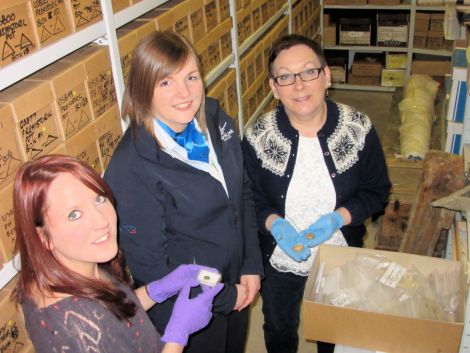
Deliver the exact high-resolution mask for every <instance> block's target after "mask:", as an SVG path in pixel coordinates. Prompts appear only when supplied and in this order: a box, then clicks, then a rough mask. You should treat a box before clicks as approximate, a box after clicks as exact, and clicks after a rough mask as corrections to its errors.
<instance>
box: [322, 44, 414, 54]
mask: <svg viewBox="0 0 470 353" xmlns="http://www.w3.org/2000/svg"><path fill="white" fill-rule="evenodd" d="M324 50H348V51H357V52H388V51H393V52H402V53H406V52H407V51H408V49H407V48H406V47H378V46H365V45H364V46H361V45H335V46H328V47H324Z"/></svg>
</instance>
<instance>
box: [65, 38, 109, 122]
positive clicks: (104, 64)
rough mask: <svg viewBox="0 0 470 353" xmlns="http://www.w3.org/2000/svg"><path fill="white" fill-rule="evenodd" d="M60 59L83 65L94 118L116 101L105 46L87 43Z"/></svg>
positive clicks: (107, 52)
mask: <svg viewBox="0 0 470 353" xmlns="http://www.w3.org/2000/svg"><path fill="white" fill-rule="evenodd" d="M62 60H64V61H72V62H77V63H81V64H82V65H84V66H85V71H86V78H87V85H88V94H89V97H90V100H91V108H92V111H93V118H94V119H96V118H98V117H99V116H100V115H101V114H104V112H105V111H106V110H108V109H109V108H110V107H111V106H112V105H113V104H115V103H116V102H117V98H116V87H115V85H114V79H113V75H112V73H111V59H110V57H109V51H108V48H107V47H102V46H99V45H95V44H89V45H87V46H85V47H83V48H81V49H79V50H77V51H75V52H73V53H72V54H71V55H68V56H66V57H64V58H63V59H62Z"/></svg>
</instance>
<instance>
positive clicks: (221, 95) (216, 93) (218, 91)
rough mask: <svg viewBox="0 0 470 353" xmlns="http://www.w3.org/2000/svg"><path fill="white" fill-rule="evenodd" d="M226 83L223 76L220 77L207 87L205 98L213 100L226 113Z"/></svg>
mask: <svg viewBox="0 0 470 353" xmlns="http://www.w3.org/2000/svg"><path fill="white" fill-rule="evenodd" d="M226 93H227V92H226V81H225V77H224V76H220V77H219V78H218V79H217V80H216V81H214V82H213V83H212V84H211V85H210V86H209V87H207V96H209V97H212V98H215V99H216V100H217V101H218V102H219V103H220V106H221V107H222V109H223V110H224V111H227V107H228V104H227V94H226Z"/></svg>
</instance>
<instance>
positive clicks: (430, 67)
mask: <svg viewBox="0 0 470 353" xmlns="http://www.w3.org/2000/svg"><path fill="white" fill-rule="evenodd" d="M450 68H451V62H450V60H449V61H447V60H413V63H412V64H411V73H412V74H423V75H431V76H444V75H446V74H448V73H450Z"/></svg>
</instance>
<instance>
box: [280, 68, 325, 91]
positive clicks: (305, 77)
mask: <svg viewBox="0 0 470 353" xmlns="http://www.w3.org/2000/svg"><path fill="white" fill-rule="evenodd" d="M322 71H323V67H319V68H314V69H307V70H305V71H302V72H298V73H296V74H284V75H279V76H276V77H274V82H276V83H277V84H278V85H279V86H290V85H293V84H294V83H295V79H296V78H297V76H299V77H300V79H301V80H302V81H304V82H307V81H313V80H316V79H317V78H318V77H319V76H320V72H322Z"/></svg>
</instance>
